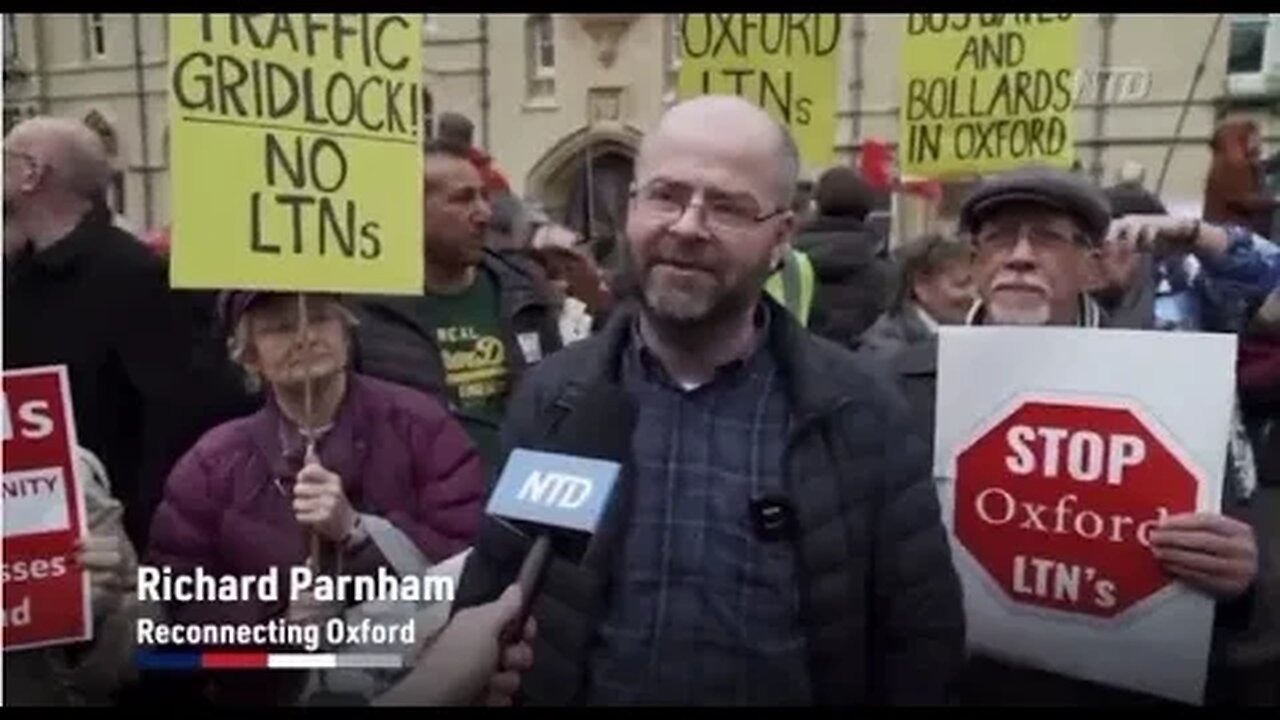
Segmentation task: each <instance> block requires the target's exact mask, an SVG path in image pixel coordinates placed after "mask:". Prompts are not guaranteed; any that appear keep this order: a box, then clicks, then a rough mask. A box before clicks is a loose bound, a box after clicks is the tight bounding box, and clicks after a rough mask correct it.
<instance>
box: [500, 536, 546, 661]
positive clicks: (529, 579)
mask: <svg viewBox="0 0 1280 720" xmlns="http://www.w3.org/2000/svg"><path fill="white" fill-rule="evenodd" d="M550 558H551V536H550V535H549V534H547V533H542V534H541V535H539V536H538V539H537V540H534V542H533V547H531V548H529V552H528V554H527V555H525V556H524V562H522V563H521V564H520V572H519V574H517V575H516V582H517V583H518V584H519V585H520V612H519V613H517V614H516V616H515V618H514V619H512V620H511V622H509V623H507V626H506V627H505V628H504V629H503V631H502V644H503V645H514V644H515V643H517V642H519V641H520V640H521V638H523V637H524V626H525V623H526V622H527V621H528V620H529V614H530V612H532V610H533V601H534V599H535V598H536V597H537V596H538V592H539V590H540V589H541V587H542V578H543V576H544V575H545V574H546V570H547V565H548V561H549V560H550Z"/></svg>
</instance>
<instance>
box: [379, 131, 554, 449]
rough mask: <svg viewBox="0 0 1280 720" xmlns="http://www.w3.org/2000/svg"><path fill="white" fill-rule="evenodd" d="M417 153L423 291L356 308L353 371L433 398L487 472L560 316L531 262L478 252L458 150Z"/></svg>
mask: <svg viewBox="0 0 1280 720" xmlns="http://www.w3.org/2000/svg"><path fill="white" fill-rule="evenodd" d="M425 154H426V170H425V188H424V194H423V213H424V217H423V236H424V237H423V254H424V258H425V263H426V264H425V275H426V287H425V288H424V291H423V293H422V295H418V296H396V297H392V296H385V297H381V296H380V297H366V298H362V299H361V300H360V301H359V302H358V303H356V313H357V315H358V316H359V317H360V326H359V327H358V328H357V331H356V365H357V368H358V369H359V370H360V371H361V372H363V373H366V374H368V375H373V376H375V377H380V378H383V379H385V380H389V381H391V382H396V383H400V384H402V385H407V386H410V387H415V388H418V389H420V390H423V391H426V392H429V393H431V394H433V395H435V396H436V397H438V398H439V399H440V400H441V402H444V403H445V404H447V405H448V406H449V407H450V409H451V410H452V412H453V414H454V416H455V417H457V418H458V420H459V421H460V422H461V423H462V424H463V427H464V428H466V429H467V432H468V434H469V435H470V436H471V439H472V441H473V442H475V444H476V446H477V449H478V450H479V451H480V455H481V457H483V458H484V460H485V463H486V465H487V466H488V469H489V470H490V471H494V470H496V468H497V467H498V465H497V463H498V462H499V461H500V459H499V458H498V444H499V427H500V424H501V421H502V417H503V415H504V413H505V412H506V406H507V400H508V398H509V397H510V394H511V392H512V390H513V389H514V388H515V386H516V385H517V384H518V383H519V380H520V376H521V375H522V374H523V373H524V371H525V370H526V369H527V368H529V367H531V366H533V365H536V364H537V363H538V362H540V361H541V360H542V359H543V358H544V357H546V356H547V355H550V354H551V353H553V352H555V351H556V350H559V349H560V347H561V345H562V342H561V338H560V332H559V325H558V322H557V321H558V317H559V312H560V307H559V305H558V303H557V302H556V301H555V300H554V299H553V298H554V295H553V293H552V291H551V288H550V287H549V286H548V285H547V281H546V279H545V277H544V276H543V275H542V273H541V269H540V268H539V267H538V266H537V263H535V262H534V261H533V260H531V259H528V258H525V257H522V256H520V255H519V254H517V253H499V252H495V251H493V250H491V249H487V248H485V246H484V240H485V230H486V228H487V226H488V222H489V218H490V215H491V213H490V208H489V201H488V197H487V193H486V190H485V187H484V181H483V179H482V178H481V176H480V172H479V171H478V170H477V169H476V168H475V166H474V165H473V164H472V163H471V161H470V160H469V159H468V157H467V154H466V152H465V150H463V149H462V148H459V147H458V146H456V145H452V144H449V143H441V142H432V143H429V144H428V145H427V148H426V150H425Z"/></svg>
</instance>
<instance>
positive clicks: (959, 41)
mask: <svg viewBox="0 0 1280 720" xmlns="http://www.w3.org/2000/svg"><path fill="white" fill-rule="evenodd" d="M906 30H907V32H906V40H905V42H904V43H903V83H902V86H901V87H902V99H901V101H902V110H901V122H902V126H901V132H900V142H901V143H902V151H901V154H900V157H901V158H902V163H903V172H904V174H907V175H930V176H939V175H950V174H968V173H984V172H997V171H1000V170H1004V169H1008V168H1010V167H1015V166H1017V165H1021V164H1025V163H1027V162H1046V163H1050V164H1056V165H1069V164H1070V162H1071V160H1072V159H1073V158H1074V145H1073V133H1072V109H1073V107H1074V103H1075V91H1074V90H1075V83H1074V74H1075V66H1076V55H1077V49H1076V37H1077V36H1076V18H1075V16H1074V15H1071V14H1069V13H1068V14H1026V13H1024V14H1002V13H995V14H955V15H947V14H912V15H909V16H908V17H907V28H906Z"/></svg>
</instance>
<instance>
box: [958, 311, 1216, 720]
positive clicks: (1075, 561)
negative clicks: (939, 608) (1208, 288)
mask: <svg viewBox="0 0 1280 720" xmlns="http://www.w3.org/2000/svg"><path fill="white" fill-rule="evenodd" d="M1235 346H1236V343H1235V337H1234V336H1230V335H1207V334H1192V333H1158V332H1140V331H1122V330H1085V329H1079V328H1008V327H1007V328H944V329H943V331H942V332H941V334H940V342H939V358H938V393H937V423H936V428H935V438H934V442H935V445H934V475H935V477H936V478H938V489H939V498H940V500H941V503H942V510H943V517H944V520H945V522H946V525H947V528H948V530H949V532H950V535H951V540H952V550H953V553H954V557H955V563H956V568H957V570H958V571H959V574H960V577H961V580H962V582H963V585H964V590H965V612H966V617H967V621H968V635H969V640H970V644H971V646H972V648H973V649H974V650H975V651H976V652H979V653H981V654H985V655H989V656H992V657H996V658H998V659H1001V660H1004V661H1006V662H1012V663H1015V664H1022V665H1028V666H1032V667H1037V668H1040V669H1044V670H1048V671H1051V672H1057V673H1061V674H1063V675H1069V676H1072V677H1077V678H1081V679H1084V680H1089V681H1093V682H1097V683H1102V684H1106V685H1113V686H1117V687H1121V688H1124V689H1128V690H1134V691H1138V692H1143V693H1148V694H1152V695H1157V696H1161V697H1167V698H1171V699H1175V700H1181V701H1185V702H1189V703H1200V702H1202V699H1203V694H1204V684H1205V672H1206V669H1207V665H1208V653H1209V643H1210V639H1211V635H1212V627H1213V616H1214V601H1213V599H1212V598H1210V597H1209V596H1207V595H1204V594H1202V593H1200V592H1199V591H1197V590H1194V589H1192V588H1190V587H1189V586H1187V585H1185V584H1183V583H1182V582H1180V581H1178V580H1176V579H1175V578H1173V577H1171V576H1170V575H1168V574H1167V573H1166V572H1165V571H1164V570H1163V568H1162V567H1161V566H1160V564H1159V563H1158V562H1157V561H1156V559H1155V557H1154V555H1153V553H1152V551H1151V548H1150V538H1149V536H1150V533H1151V530H1152V529H1153V528H1155V527H1156V526H1157V525H1158V523H1159V522H1160V521H1161V520H1162V519H1164V518H1166V517H1169V516H1171V515H1178V514H1181V513H1191V512H1218V511H1219V510H1220V508H1221V498H1222V471H1223V468H1224V466H1225V462H1226V447H1227V440H1228V428H1229V425H1230V413H1231V404H1232V398H1233V397H1234V384H1235Z"/></svg>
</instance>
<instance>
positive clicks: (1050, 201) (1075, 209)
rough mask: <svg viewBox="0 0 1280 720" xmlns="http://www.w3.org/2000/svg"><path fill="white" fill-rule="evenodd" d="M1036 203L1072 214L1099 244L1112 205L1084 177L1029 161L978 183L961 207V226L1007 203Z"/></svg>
mask: <svg viewBox="0 0 1280 720" xmlns="http://www.w3.org/2000/svg"><path fill="white" fill-rule="evenodd" d="M1013 202H1021V203H1037V204H1040V205H1044V206H1046V207H1050V208H1053V209H1055V210H1060V211H1062V212H1065V213H1067V214H1068V215H1071V216H1072V217H1073V218H1075V219H1076V222H1078V223H1080V227H1081V229H1083V230H1084V231H1085V234H1086V235H1088V237H1089V240H1090V241H1091V242H1092V243H1094V244H1098V243H1101V242H1102V239H1103V238H1104V237H1106V234H1107V228H1108V227H1109V226H1110V225H1111V206H1110V205H1109V204H1108V202H1107V196H1106V195H1105V194H1104V193H1103V192H1102V189H1101V188H1099V187H1098V186H1097V185H1095V184H1094V183H1093V182H1092V181H1090V180H1089V179H1088V178H1086V177H1082V176H1081V175H1078V174H1076V173H1073V172H1067V171H1066V170H1060V169H1058V168H1053V167H1048V166H1044V165H1028V166H1026V167H1021V168H1018V169H1017V170H1010V171H1008V172H1005V173H1001V174H999V175H993V176H991V177H989V178H986V179H984V180H983V181H982V182H981V183H979V185H978V187H977V188H976V189H974V191H973V192H972V193H971V194H970V195H969V197H968V198H967V199H966V200H965V201H964V205H963V206H961V208H960V227H961V228H962V229H964V230H965V231H967V232H970V233H973V232H976V231H977V228H978V225H979V224H980V223H981V222H982V221H983V220H985V219H986V218H987V217H989V216H990V215H991V213H992V212H993V211H995V210H996V209H997V208H999V207H1001V206H1003V205H1006V204H1008V203H1013Z"/></svg>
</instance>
